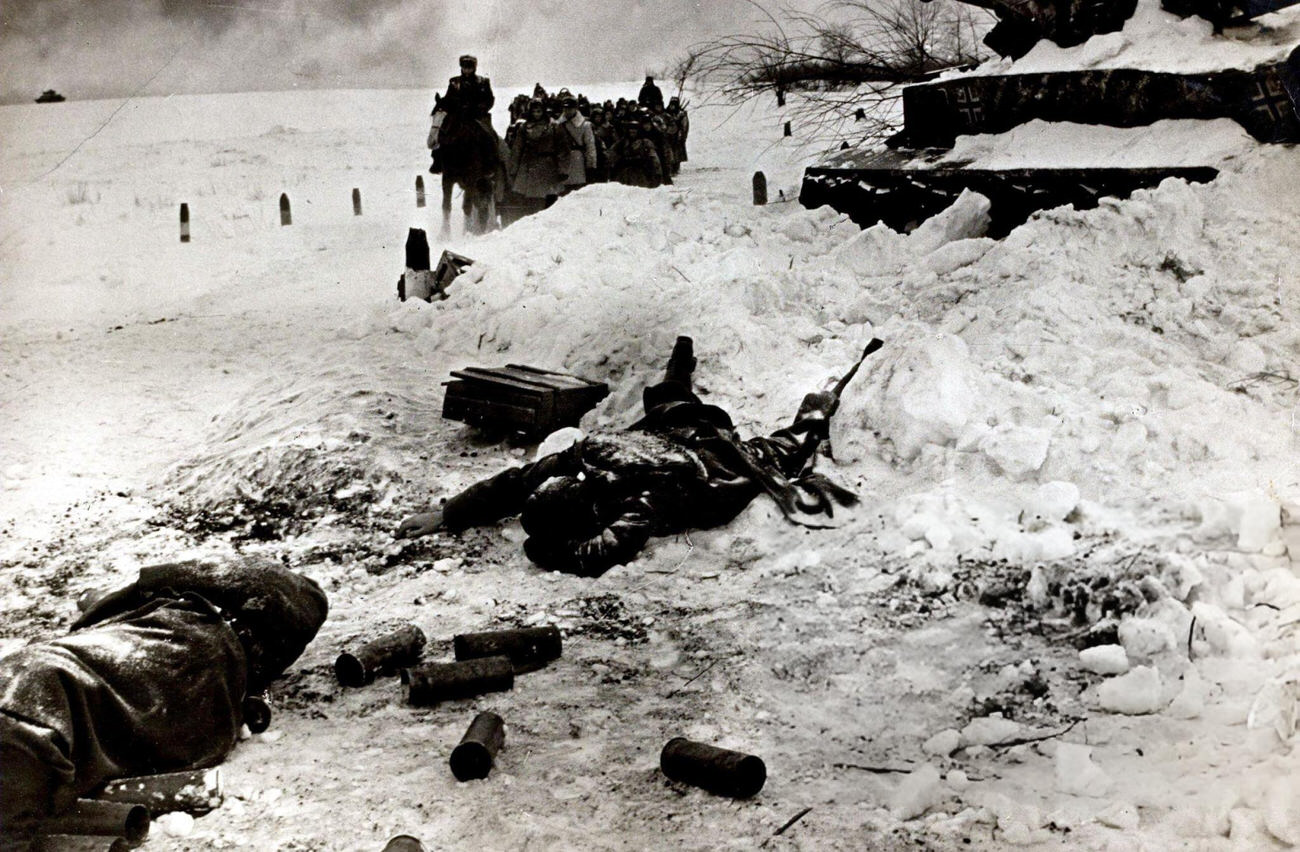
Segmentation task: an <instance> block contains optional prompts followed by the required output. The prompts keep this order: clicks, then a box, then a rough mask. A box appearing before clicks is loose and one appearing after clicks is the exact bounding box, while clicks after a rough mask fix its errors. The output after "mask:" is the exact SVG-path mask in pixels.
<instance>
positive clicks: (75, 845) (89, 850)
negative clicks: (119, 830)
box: [27, 834, 132, 852]
mask: <svg viewBox="0 0 1300 852" xmlns="http://www.w3.org/2000/svg"><path fill="white" fill-rule="evenodd" d="M105 839H106V838H103V837H94V836H91V835H83V836H77V835H72V834H45V835H41V836H40V837H37V838H36V839H35V840H34V841H32V844H31V846H30V847H28V848H27V852H128V850H130V849H131V847H132V844H131V843H129V842H128V841H127V840H126V838H124V837H115V838H113V842H112V843H110V844H109V845H108V846H105V845H104V841H105Z"/></svg>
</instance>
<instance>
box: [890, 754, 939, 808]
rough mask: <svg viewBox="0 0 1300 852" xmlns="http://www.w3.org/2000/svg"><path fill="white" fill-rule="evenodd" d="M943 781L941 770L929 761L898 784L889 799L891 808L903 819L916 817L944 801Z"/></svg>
mask: <svg viewBox="0 0 1300 852" xmlns="http://www.w3.org/2000/svg"><path fill="white" fill-rule="evenodd" d="M943 798H944V792H943V781H942V780H941V779H940V777H939V770H938V769H936V768H934V767H933V766H931V765H930V764H928V763H925V764H922V765H921V766H918V767H917V768H916V769H914V770H913V771H912V772H911V773H910V774H909V775H908V776H907V777H906V778H904V779H903V783H902V784H899V785H898V789H897V790H895V791H894V795H893V796H891V797H890V800H889V810H890V813H892V814H893V815H894V816H895V817H897V818H898V819H902V820H908V819H916V818H917V817H919V816H920V815H921V814H923V813H925V812H926V811H928V810H930V808H932V807H934V806H935V805H937V804H939V803H940V802H942V801H943Z"/></svg>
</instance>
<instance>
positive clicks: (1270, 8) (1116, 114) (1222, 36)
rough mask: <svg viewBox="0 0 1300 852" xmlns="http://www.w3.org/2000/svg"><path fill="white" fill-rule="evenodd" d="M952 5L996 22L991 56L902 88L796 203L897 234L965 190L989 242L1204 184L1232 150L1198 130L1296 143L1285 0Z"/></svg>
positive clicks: (1297, 36)
mask: <svg viewBox="0 0 1300 852" xmlns="http://www.w3.org/2000/svg"><path fill="white" fill-rule="evenodd" d="M964 1H965V2H970V3H972V5H978V6H981V7H984V8H989V9H991V10H993V11H994V13H995V14H996V15H997V16H998V18H999V23H998V24H997V25H996V26H995V27H993V29H992V30H990V32H989V34H988V36H987V37H986V38H985V44H987V45H988V46H989V47H990V48H991V49H993V50H994V51H996V52H997V53H999V54H1000V56H1001V58H999V59H992V60H989V61H986V62H984V63H983V64H981V65H980V66H978V67H976V68H972V69H968V70H960V71H951V72H948V73H946V74H943V75H941V76H940V77H938V78H936V79H935V80H933V81H928V82H924V83H918V84H915V85H910V86H907V87H905V88H904V89H903V93H902V110H903V128H902V130H901V131H899V132H898V133H896V134H895V135H894V136H893V137H891V138H890V139H889V140H887V141H886V143H885V146H884V147H882V148H878V149H876V150H870V151H859V150H853V149H848V150H843V151H840V152H838V153H837V154H836V155H834V156H833V157H832V158H829V159H828V160H826V161H825V162H823V163H821V164H819V165H817V166H813V167H810V168H808V169H806V170H805V172H804V178H803V185H802V187H801V190H800V196H799V200H800V202H801V203H802V204H803V205H804V206H806V207H809V208H816V207H820V206H822V205H830V206H831V207H832V208H834V209H836V210H838V211H840V212H842V213H845V214H847V215H848V216H849V217H850V218H852V219H853V221H855V222H856V223H858V224H859V225H862V226H863V227H867V226H870V225H874V224H876V223H877V222H883V223H884V224H886V225H888V226H889V227H891V228H894V229H896V230H902V231H907V230H911V229H912V228H913V227H915V226H916V225H917V224H919V223H920V222H922V221H924V220H925V219H926V218H928V217H929V216H931V215H933V214H935V213H937V212H939V211H940V210H942V209H944V208H945V207H947V206H948V205H950V204H951V203H952V202H953V201H955V200H956V198H957V197H958V196H959V195H960V194H961V193H962V192H963V191H964V190H967V189H969V190H972V191H975V192H978V193H980V194H982V195H984V196H986V197H987V198H988V199H989V201H990V202H991V208H990V213H989V215H990V220H991V221H990V228H989V236H993V237H1001V236H1005V235H1006V234H1007V233H1008V232H1009V231H1011V230H1012V229H1014V228H1015V227H1017V226H1018V225H1020V224H1022V223H1024V222H1025V221H1026V220H1027V219H1028V218H1029V217H1030V216H1031V215H1033V214H1034V213H1035V212H1037V211H1039V210H1044V209H1048V208H1052V207H1058V206H1061V205H1073V206H1074V207H1076V208H1079V209H1087V208H1090V207H1095V206H1097V204H1098V203H1099V202H1100V200H1101V199H1103V198H1105V197H1116V198H1126V197H1128V195H1129V194H1131V193H1132V192H1134V191H1135V190H1138V189H1142V188H1147V187H1152V186H1156V185H1158V184H1159V183H1160V182H1161V181H1163V180H1165V179H1167V178H1179V179H1183V180H1187V181H1190V182H1205V181H1210V180H1213V179H1214V178H1215V177H1216V176H1217V175H1218V173H1219V168H1220V166H1222V164H1223V162H1224V161H1225V160H1229V159H1231V158H1232V157H1233V156H1234V151H1239V150H1240V145H1233V144H1221V145H1215V144H1213V143H1212V142H1211V144H1207V143H1206V139H1207V138H1208V137H1209V136H1211V135H1213V136H1215V137H1216V138H1222V139H1229V138H1230V137H1232V136H1233V134H1234V133H1236V134H1237V135H1238V136H1240V138H1241V144H1258V143H1295V142H1298V141H1300V116H1298V115H1297V104H1298V103H1300V47H1297V45H1300V5H1297V2H1298V0H1285V2H1282V1H1281V0H1264V2H1255V0H1248V3H1249V5H1242V4H1239V3H1238V4H1235V5H1234V2H1233V0H1222V2H1214V3H1211V2H1209V0H1164V4H1165V5H1164V6H1162V5H1161V4H1160V2H1159V0H1137V2H1134V0H1098V2H1092V3H1088V4H1077V3H1076V4H1070V3H1066V4H1059V3H1058V4H1049V3H1044V2H1039V0H964ZM1171 7H1172V8H1171ZM1086 126H1092V127H1093V128H1106V130H1104V132H1103V131H1098V130H1086V129H1085V127H1086ZM1225 126H1226V127H1227V128H1229V129H1227V130H1225ZM1112 128H1113V130H1112ZM1211 129H1212V131H1213V133H1212V134H1211V133H1210V131H1211Z"/></svg>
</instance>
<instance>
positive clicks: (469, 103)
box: [429, 54, 500, 174]
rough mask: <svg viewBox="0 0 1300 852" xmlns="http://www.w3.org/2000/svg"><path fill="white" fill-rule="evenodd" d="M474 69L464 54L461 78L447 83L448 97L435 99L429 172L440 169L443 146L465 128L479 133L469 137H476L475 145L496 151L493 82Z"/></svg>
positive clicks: (473, 64) (471, 61)
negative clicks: (493, 126)
mask: <svg viewBox="0 0 1300 852" xmlns="http://www.w3.org/2000/svg"><path fill="white" fill-rule="evenodd" d="M477 69H478V60H477V59H476V58H474V57H473V56H470V55H469V54H465V55H464V56H462V57H461V58H460V75H459V76H456V77H452V78H451V79H450V80H448V81H447V94H445V95H435V96H434V106H433V129H432V130H431V131H430V133H429V150H430V151H431V152H432V154H433V166H432V167H431V168H430V169H429V171H431V172H433V173H434V174H437V173H438V172H441V171H442V168H443V159H444V158H443V152H442V150H441V149H442V147H443V146H444V145H445V144H446V142H447V141H448V139H450V138H452V136H454V135H455V134H459V133H463V132H464V129H465V128H474V130H475V131H481V133H480V132H472V133H470V134H469V135H470V136H471V137H474V136H477V137H478V144H481V145H484V146H486V145H488V144H490V145H491V146H493V147H494V148H495V146H496V144H497V142H498V141H499V140H500V137H498V136H497V133H496V130H494V129H493V128H492V117H491V111H492V105H493V104H494V103H496V96H495V95H493V94H492V81H491V80H489V79H488V78H487V77H480V76H478V74H477V73H476V71H477Z"/></svg>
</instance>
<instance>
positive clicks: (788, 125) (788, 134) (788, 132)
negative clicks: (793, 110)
mask: <svg viewBox="0 0 1300 852" xmlns="http://www.w3.org/2000/svg"><path fill="white" fill-rule="evenodd" d="M782 135H784V136H791V135H793V134H792V133H791V132H790V122H788V121H787V122H786V123H785V131H784V133H783V134H782Z"/></svg>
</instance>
